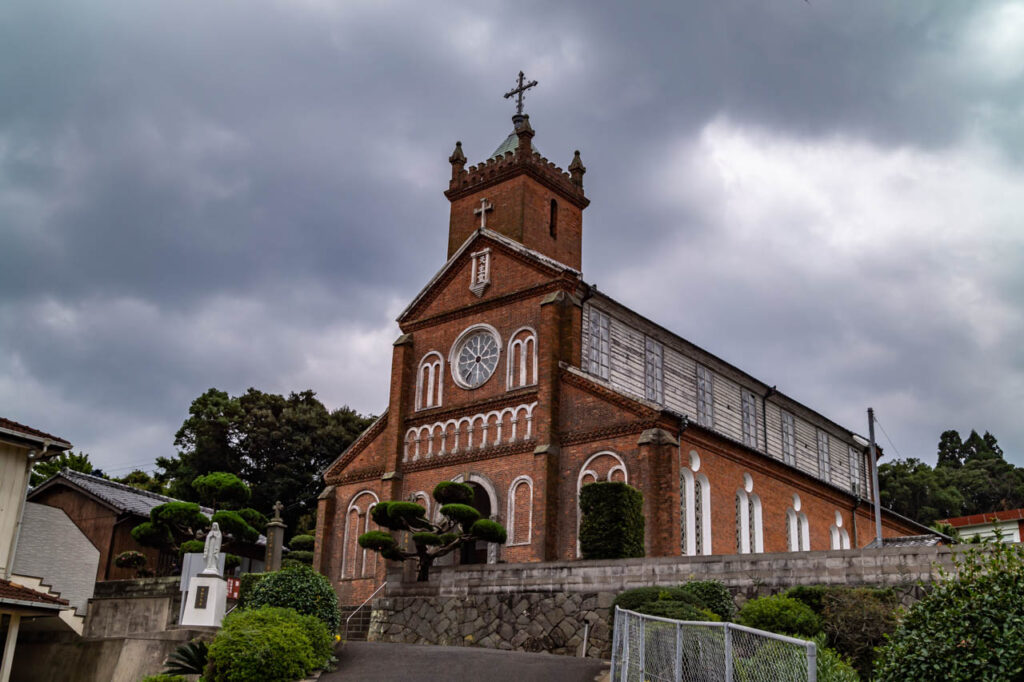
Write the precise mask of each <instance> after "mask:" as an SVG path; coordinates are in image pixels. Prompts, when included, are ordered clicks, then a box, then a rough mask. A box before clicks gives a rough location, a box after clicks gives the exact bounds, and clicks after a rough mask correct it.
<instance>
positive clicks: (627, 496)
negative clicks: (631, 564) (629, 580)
mask: <svg viewBox="0 0 1024 682" xmlns="http://www.w3.org/2000/svg"><path fill="white" fill-rule="evenodd" d="M643 506H644V498H643V495H642V494H641V493H640V491H639V490H637V489H636V488H632V487H630V486H628V485H626V484H625V483H619V482H614V481H603V482H600V483H589V484H587V485H585V486H583V489H582V490H581V491H580V512H581V514H582V519H581V520H580V551H581V553H582V554H583V558H584V559H625V558H629V557H642V556H643V555H644V511H643Z"/></svg>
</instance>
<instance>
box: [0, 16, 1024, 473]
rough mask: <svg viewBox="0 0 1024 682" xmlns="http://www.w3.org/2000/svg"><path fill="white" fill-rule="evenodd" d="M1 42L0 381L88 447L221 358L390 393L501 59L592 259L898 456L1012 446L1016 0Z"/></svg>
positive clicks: (143, 419)
mask: <svg viewBox="0 0 1024 682" xmlns="http://www.w3.org/2000/svg"><path fill="white" fill-rule="evenodd" d="M0 57H2V59H0V92H3V93H4V96H3V97H2V98H0V244H2V248H0V411H2V412H3V413H4V414H7V415H9V416H11V417H13V418H15V419H21V420H23V421H26V422H28V423H31V424H33V425H36V426H39V427H40V428H44V429H48V430H53V431H56V432H58V433H60V434H61V435H63V436H65V437H67V438H69V439H71V440H72V441H73V442H75V443H76V445H78V446H80V447H82V448H84V449H86V450H89V451H91V452H92V453H93V456H94V458H95V459H96V460H97V461H98V462H100V463H101V464H103V465H105V466H107V467H108V468H118V467H124V466H127V465H129V464H134V463H147V462H149V461H151V460H152V458H153V457H155V456H157V455H162V454H168V453H169V452H170V451H171V441H172V439H173V432H174V430H175V429H176V427H177V425H178V424H180V422H181V420H182V419H183V418H184V415H185V413H186V409H187V405H188V402H189V401H190V400H191V399H192V398H193V397H195V396H196V395H198V394H199V393H201V392H202V391H203V390H205V389H206V388H208V387H210V386H218V387H220V388H224V389H226V390H230V391H241V390H244V389H245V388H246V387H247V386H250V385H254V386H257V387H260V388H263V389H265V390H275V391H288V390H301V389H304V388H307V387H310V388H313V389H314V390H317V391H318V392H320V394H321V397H323V398H324V399H325V400H326V401H327V402H328V403H329V404H330V405H331V406H340V405H341V404H345V403H348V404H351V405H353V406H354V407H356V408H358V409H360V410H363V411H366V412H376V411H379V410H380V409H382V407H383V405H384V403H385V401H386V391H387V384H386V376H387V372H388V366H389V363H390V341H391V340H392V337H393V336H394V334H395V333H396V328H395V326H394V323H393V321H392V320H393V319H394V317H395V315H396V314H397V313H398V312H399V311H400V310H401V308H402V307H403V306H404V305H405V303H406V302H408V300H409V299H411V298H412V296H414V295H415V293H416V292H417V291H418V290H419V288H420V287H421V286H422V285H423V284H424V283H425V282H426V281H427V280H428V279H429V278H430V276H431V275H432V274H433V273H434V272H435V271H436V269H437V268H438V267H440V265H441V264H442V259H443V257H444V253H445V245H446V230H447V221H448V208H447V201H446V200H445V199H444V197H443V195H442V194H441V192H442V190H443V189H444V188H445V187H446V184H447V177H448V172H449V169H448V165H447V163H446V159H447V156H448V154H449V153H450V151H451V148H452V146H453V144H454V141H455V140H456V139H461V140H462V141H463V142H464V147H465V149H466V152H467V154H468V155H469V156H470V159H471V162H473V161H477V160H481V159H483V158H484V157H485V156H486V155H487V154H488V153H490V151H491V150H492V149H493V148H494V147H495V146H497V144H498V143H499V142H500V141H501V140H502V139H503V137H504V135H505V134H507V132H508V130H509V129H510V123H509V120H508V117H509V114H510V113H511V110H510V107H509V103H508V102H507V101H505V100H503V99H502V98H501V97H500V95H501V93H502V92H504V91H505V90H506V89H507V88H508V87H509V86H511V84H512V77H513V76H514V74H515V73H516V72H517V71H518V70H519V69H521V68H522V69H525V70H526V71H527V73H528V75H530V76H531V77H535V78H537V79H538V80H540V81H541V84H540V86H539V87H538V88H537V89H536V90H535V91H533V92H531V94H530V95H529V97H528V100H527V102H528V110H529V112H530V113H531V118H532V121H533V123H534V126H535V128H536V129H537V131H538V135H537V138H536V140H535V141H536V144H537V145H538V147H539V148H540V149H541V151H542V152H543V153H544V154H545V155H547V156H549V157H550V158H551V159H552V160H554V161H556V162H557V163H560V164H562V165H563V166H564V165H565V164H566V163H568V161H569V160H570V159H571V156H572V150H573V149H576V148H580V149H582V150H583V154H584V162H585V163H586V165H587V167H588V168H589V172H588V175H587V178H586V184H587V191H588V195H589V196H590V197H591V198H592V201H593V204H592V206H591V208H589V209H588V210H587V214H586V221H585V226H586V232H585V239H584V243H585V247H584V249H585V250H584V269H585V272H586V274H587V277H588V279H589V280H592V281H596V282H598V283H599V284H601V285H602V288H603V289H604V290H606V291H608V292H609V293H610V294H611V295H613V296H617V297H619V298H620V299H622V300H624V302H627V303H630V304H632V305H634V306H635V307H637V308H638V309H639V310H641V312H644V313H645V314H647V315H649V316H650V317H652V318H653V319H656V320H659V321H661V322H663V323H664V324H665V325H666V326H668V327H669V328H672V329H674V330H676V331H678V332H680V333H682V334H684V335H686V336H687V337H689V338H691V339H692V340H693V341H695V342H697V343H700V344H702V345H704V346H705V347H707V348H708V349H710V350H712V351H713V352H717V353H719V354H721V355H722V356H723V357H725V358H726V359H728V360H730V361H732V362H734V363H736V364H738V365H740V366H742V367H745V368H748V369H749V370H750V371H752V372H753V373H755V374H756V375H758V376H759V377H761V378H764V379H765V380H768V381H771V382H773V383H778V384H779V386H780V388H782V389H783V390H786V391H787V392H789V393H790V394H792V395H794V396H795V397H798V398H801V399H805V400H806V401H807V402H809V403H811V404H813V405H815V406H818V407H819V408H820V409H821V410H822V411H823V412H825V413H826V414H829V415H830V416H833V417H835V418H837V419H839V420H840V421H843V422H844V423H848V424H850V425H851V426H853V427H857V425H858V424H860V423H862V421H863V419H862V416H861V415H862V413H863V409H864V407H866V405H867V404H874V406H875V407H876V408H878V409H879V412H880V417H881V418H882V419H883V423H884V424H885V425H886V427H887V430H888V432H889V434H890V435H892V436H893V438H894V440H895V441H896V443H897V445H898V447H899V449H900V451H901V452H902V453H903V454H904V455H908V456H909V455H916V456H923V457H926V458H928V457H931V456H932V452H933V450H934V442H935V441H936V440H937V438H938V434H939V432H940V431H941V430H943V429H945V428H949V427H956V428H962V429H967V428H971V427H978V428H988V429H991V430H992V431H994V432H995V433H996V434H997V435H998V436H999V437H1000V438H1001V441H1002V442H1003V444H1004V447H1005V449H1006V450H1007V452H1008V453H1009V454H1010V456H1011V457H1012V458H1014V459H1015V460H1016V461H1018V462H1020V463H1024V430H1022V429H1021V427H1020V426H1019V425H1018V423H1017V420H1015V419H1014V418H1013V416H1012V415H1013V411H1014V408H1015V406H1016V405H1019V404H1020V401H1021V398H1024V395H1022V394H1024V381H1022V379H1021V377H1022V372H1021V370H1022V367H1024V357H1022V351H1021V350H1020V349H1019V347H1018V344H1016V343H1014V339H1015V338H1019V332H1020V331H1022V330H1021V326H1022V325H1021V319H1022V314H1021V301H1022V300H1024V280H1022V275H1021V272H1024V268H1021V264H1022V260H1024V258H1022V256H1024V244H1022V240H1021V232H1020V229H1019V227H1018V226H1017V223H1016V222H1015V217H1016V216H1019V215H1020V209H1021V208H1022V207H1021V206H1020V200H1019V199H1018V198H1017V197H1016V196H1015V195H1016V192H1014V188H1015V187H1019V186H1020V185H1019V181H1020V180H1021V170H1020V168H1019V162H1020V159H1021V155H1022V152H1024V137H1022V136H1021V134H1020V125H1019V123H1020V120H1019V116H1020V114H1019V112H1020V111H1021V110H1022V107H1024V87H1022V86H1021V77H1022V75H1024V67H1021V64H1024V13H1022V12H1021V11H1020V8H1019V6H1017V5H1014V4H1013V3H1000V2H979V3H958V4H951V3H946V4H943V5H941V6H939V5H936V6H931V7H928V6H924V5H916V6H915V5H909V4H907V3H903V4H895V5H894V4H892V3H883V2H865V3H856V4H851V3H841V2H811V3H804V2H798V1H796V0H779V1H777V2H768V3H765V2H753V1H750V2H741V3H716V2H704V3H699V4H694V3H688V4H685V5H678V4H677V5H672V4H670V3H649V4H640V5H638V4H636V3H634V4H630V5H624V4H622V3H610V2H587V3H583V2H578V3H570V2H567V3H559V4H557V5H555V6H551V5H550V3H540V2H517V3H504V2H483V3H474V4H473V5H471V6H470V5H451V6H447V7H436V6H432V7H430V8H426V7H423V6H421V5H419V4H416V3H404V2H395V3H357V2H328V1H326V0H306V1H302V2H272V1H270V0H267V1H265V2H257V3H245V4H213V5H211V4H209V3H199V2H182V3H173V4H169V3H163V4H152V3H151V4H138V3H136V4H123V3H113V2H103V1H100V2H97V3H90V4H89V5H88V6H85V5H82V4H80V3H73V2H53V3H35V2H29V1H28V0H15V2H8V3H6V4H5V5H4V8H3V9H2V10H0ZM1015 183H1018V184H1015Z"/></svg>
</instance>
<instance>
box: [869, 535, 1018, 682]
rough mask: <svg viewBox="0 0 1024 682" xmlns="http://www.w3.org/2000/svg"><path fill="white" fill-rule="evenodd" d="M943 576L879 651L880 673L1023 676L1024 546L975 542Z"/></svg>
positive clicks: (892, 676)
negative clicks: (975, 544)
mask: <svg viewBox="0 0 1024 682" xmlns="http://www.w3.org/2000/svg"><path fill="white" fill-rule="evenodd" d="M941 576H942V578H943V579H942V580H941V581H939V582H937V583H934V585H933V589H932V590H931V591H930V592H929V593H928V594H926V595H925V596H924V597H923V598H922V599H921V600H920V601H918V602H916V603H915V604H914V605H913V606H911V607H910V609H909V610H908V611H907V612H906V614H905V615H904V616H903V617H902V619H901V620H900V623H899V625H898V626H897V627H896V630H895V631H894V632H893V633H892V634H891V635H889V636H888V643H887V644H885V645H884V646H882V647H881V648H880V649H879V651H878V653H879V658H878V660H877V661H876V662H875V675H876V679H878V680H883V681H887V680H900V681H902V680H950V681H952V682H957V681H960V680H965V681H966V680H1019V679H1022V677H1024V647H1021V645H1020V643H1021V641H1024V589H1021V585H1024V548H1022V547H1021V546H1019V545H1008V544H1003V543H992V544H990V545H987V546H984V547H977V548H971V549H970V550H968V551H966V552H964V553H963V554H961V555H960V556H954V569H953V572H952V573H946V572H944V571H943V572H942V573H941Z"/></svg>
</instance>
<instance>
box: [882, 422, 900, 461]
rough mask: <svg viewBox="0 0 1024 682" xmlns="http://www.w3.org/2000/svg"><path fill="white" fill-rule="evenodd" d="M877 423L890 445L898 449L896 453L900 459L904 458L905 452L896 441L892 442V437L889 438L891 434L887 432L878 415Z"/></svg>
mask: <svg viewBox="0 0 1024 682" xmlns="http://www.w3.org/2000/svg"><path fill="white" fill-rule="evenodd" d="M875 423H876V424H878V428H880V429H882V433H883V434H885V439H886V440H887V441H889V445H891V446H892V449H893V450H895V451H896V455H897V456H898V457H899V458H900V459H903V453H901V452H900V449H899V448H898V447H896V443H893V442H892V438H889V434H888V433H887V432H886V430H885V427H884V426H882V422H880V421H878V417H875Z"/></svg>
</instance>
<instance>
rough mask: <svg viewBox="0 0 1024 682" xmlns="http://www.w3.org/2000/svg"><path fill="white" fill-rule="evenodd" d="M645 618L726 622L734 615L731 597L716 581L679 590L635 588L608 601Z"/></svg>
mask: <svg viewBox="0 0 1024 682" xmlns="http://www.w3.org/2000/svg"><path fill="white" fill-rule="evenodd" d="M616 606H618V607H619V608H622V609H627V610H629V611H636V612H637V613H645V614H647V615H649V616H661V617H662V618H674V619H676V620H698V621H712V622H716V621H722V620H726V621H727V620H730V619H731V618H732V614H733V612H734V611H735V606H734V605H733V602H732V596H731V595H730V594H729V590H728V589H726V587H725V585H723V584H722V583H720V582H718V581H717V580H699V581H693V582H689V583H685V584H683V585H680V586H679V587H636V588H633V589H631V590H626V591H625V592H622V593H620V594H619V595H618V596H616V597H615V599H614V600H613V601H612V616H613V617H614V615H615V607H616Z"/></svg>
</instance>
